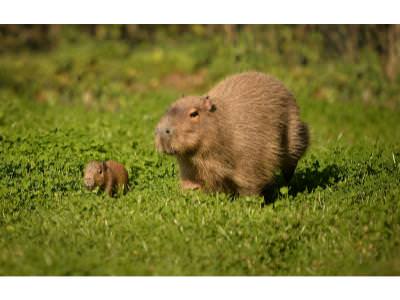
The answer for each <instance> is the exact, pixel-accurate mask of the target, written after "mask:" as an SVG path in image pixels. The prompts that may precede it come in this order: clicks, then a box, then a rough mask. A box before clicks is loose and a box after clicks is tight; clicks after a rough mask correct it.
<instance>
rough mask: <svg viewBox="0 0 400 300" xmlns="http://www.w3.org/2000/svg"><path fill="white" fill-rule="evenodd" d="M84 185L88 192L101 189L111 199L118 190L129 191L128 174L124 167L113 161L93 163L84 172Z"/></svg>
mask: <svg viewBox="0 0 400 300" xmlns="http://www.w3.org/2000/svg"><path fill="white" fill-rule="evenodd" d="M83 183H84V185H85V187H86V188H87V189H88V190H92V189H94V188H95V187H99V188H100V189H101V190H103V191H105V192H106V193H107V194H108V195H109V196H110V197H112V195H113V193H115V192H117V191H118V189H122V191H123V192H124V193H125V192H126V191H127V189H128V172H127V171H126V169H125V167H124V165H122V164H120V163H118V162H116V161H113V160H108V161H91V162H89V163H88V164H87V165H86V167H85V170H84V175H83Z"/></svg>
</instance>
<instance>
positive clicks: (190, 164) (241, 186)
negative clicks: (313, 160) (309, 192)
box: [155, 71, 309, 195]
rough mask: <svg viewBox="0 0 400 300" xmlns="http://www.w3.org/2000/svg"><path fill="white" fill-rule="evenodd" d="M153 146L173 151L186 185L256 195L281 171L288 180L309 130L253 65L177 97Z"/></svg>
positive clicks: (277, 86) (276, 85)
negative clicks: (201, 91) (206, 87)
mask: <svg viewBox="0 0 400 300" xmlns="http://www.w3.org/2000/svg"><path fill="white" fill-rule="evenodd" d="M155 144H156V148H157V150H158V151H160V152H163V153H166V154H170V155H175V156H176V158H177V160H178V163H179V168H180V177H181V186H182V188H184V189H197V188H201V189H203V190H205V191H210V192H225V193H232V194H236V195H237V194H239V195H259V194H263V193H264V191H265V190H267V189H268V188H269V187H271V185H272V184H273V182H274V175H275V173H276V171H277V170H279V169H281V170H282V173H283V175H284V178H285V179H286V181H287V182H289V180H290V179H291V177H292V175H293V173H294V170H295V169H296V166H297V162H298V160H299V159H300V158H301V156H302V155H303V154H304V152H305V151H306V149H307V147H308V144H309V132H308V127H307V125H306V124H305V123H304V122H302V121H301V120H300V116H299V108H298V106H297V104H296V101H295V99H294V97H293V95H292V94H291V93H290V92H289V91H288V90H287V88H286V87H285V86H284V85H283V84H282V83H281V82H280V81H279V80H277V79H275V78H273V77H271V76H269V75H266V74H263V73H260V72H254V71H253V72H245V73H240V74H236V75H233V76H230V77H227V78H226V79H225V80H223V81H221V82H220V83H219V84H217V85H216V86H215V87H214V88H212V89H211V90H210V91H209V92H208V93H207V94H206V95H204V96H187V97H182V98H180V99H178V100H177V101H176V102H175V103H173V104H172V105H171V107H170V108H169V109H168V111H167V112H166V113H165V115H164V116H163V117H162V118H161V120H160V121H159V123H158V125H157V127H156V137H155Z"/></svg>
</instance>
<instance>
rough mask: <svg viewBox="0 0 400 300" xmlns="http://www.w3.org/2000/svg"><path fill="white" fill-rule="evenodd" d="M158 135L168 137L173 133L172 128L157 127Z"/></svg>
mask: <svg viewBox="0 0 400 300" xmlns="http://www.w3.org/2000/svg"><path fill="white" fill-rule="evenodd" d="M156 133H157V134H160V135H162V136H165V137H168V136H170V135H171V134H172V133H173V129H172V128H171V127H157V129H156Z"/></svg>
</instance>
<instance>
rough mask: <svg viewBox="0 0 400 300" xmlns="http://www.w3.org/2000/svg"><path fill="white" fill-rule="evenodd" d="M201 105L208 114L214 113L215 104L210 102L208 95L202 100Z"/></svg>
mask: <svg viewBox="0 0 400 300" xmlns="http://www.w3.org/2000/svg"><path fill="white" fill-rule="evenodd" d="M203 105H204V107H205V109H206V110H208V111H209V112H214V111H215V110H216V109H217V107H216V106H215V104H214V103H213V102H212V100H211V98H210V96H208V95H207V96H205V97H204V98H203Z"/></svg>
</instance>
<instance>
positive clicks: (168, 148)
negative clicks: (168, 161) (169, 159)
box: [156, 136, 177, 155]
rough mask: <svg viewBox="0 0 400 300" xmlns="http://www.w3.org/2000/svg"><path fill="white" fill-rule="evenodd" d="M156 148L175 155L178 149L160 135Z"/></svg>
mask: <svg viewBox="0 0 400 300" xmlns="http://www.w3.org/2000/svg"><path fill="white" fill-rule="evenodd" d="M156 148H157V151H158V152H161V153H164V154H168V155H175V154H176V153H177V151H176V150H175V149H174V148H173V147H171V145H170V144H169V143H168V142H166V141H165V140H164V139H162V138H160V137H159V136H157V137H156Z"/></svg>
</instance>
